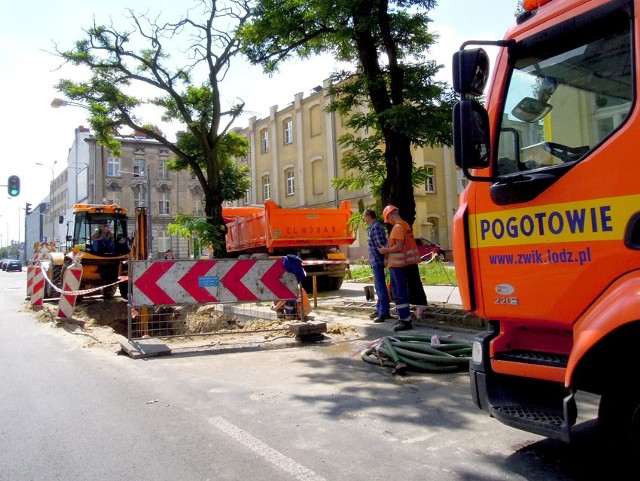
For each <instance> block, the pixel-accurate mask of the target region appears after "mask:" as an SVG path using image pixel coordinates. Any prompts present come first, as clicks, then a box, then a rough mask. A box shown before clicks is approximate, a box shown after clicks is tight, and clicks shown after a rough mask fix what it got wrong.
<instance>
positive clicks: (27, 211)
mask: <svg viewBox="0 0 640 481" xmlns="http://www.w3.org/2000/svg"><path fill="white" fill-rule="evenodd" d="M30 213H31V204H30V203H29V202H27V203H26V204H25V206H24V215H29V214H30Z"/></svg>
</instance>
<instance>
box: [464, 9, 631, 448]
mask: <svg viewBox="0 0 640 481" xmlns="http://www.w3.org/2000/svg"><path fill="white" fill-rule="evenodd" d="M524 7H525V8H524V12H523V13H522V14H521V15H520V16H519V17H518V19H517V22H516V23H515V25H514V26H513V27H511V28H510V29H509V30H508V31H507V32H506V34H505V36H504V39H503V40H499V41H483V40H480V41H474V40H470V41H467V42H465V43H464V44H463V45H462V46H461V49H460V51H458V52H456V53H455V54H454V58H453V73H454V75H453V83H454V89H455V90H456V91H457V92H458V94H460V100H459V102H458V103H457V104H456V106H455V108H454V117H453V120H454V149H455V161H456V164H457V165H458V166H459V167H460V168H461V169H462V170H463V172H464V175H465V176H466V177H467V178H468V179H469V181H470V182H469V184H468V185H467V187H466V188H465V190H464V191H463V192H462V194H461V196H460V205H459V208H458V210H457V213H456V215H455V217H454V221H453V252H454V257H455V260H456V262H455V268H456V274H457V276H458V282H459V289H460V294H461V297H462V302H463V304H464V307H465V308H466V309H467V310H468V311H470V312H471V313H473V314H475V315H476V316H478V317H481V318H483V319H486V320H487V321H488V326H489V329H488V331H487V332H486V333H483V334H482V335H480V336H478V337H477V338H476V339H475V342H474V345H473V357H472V360H471V363H470V379H471V393H472V397H473V401H474V403H475V404H476V406H478V407H479V408H480V409H482V410H485V411H486V412H487V413H488V414H489V415H491V416H492V417H494V418H495V419H497V420H499V421H501V422H502V423H504V424H506V425H509V426H512V427H515V428H518V429H522V430H525V431H529V432H533V433H537V434H539V435H543V436H547V437H549V438H554V439H560V440H563V441H567V442H568V441H570V440H571V435H572V431H573V428H574V427H575V424H576V420H577V418H578V410H579V404H580V403H577V402H576V394H577V393H580V392H582V393H589V394H585V395H586V396H590V397H592V398H593V399H594V400H596V401H599V409H598V414H597V418H598V423H599V425H600V427H601V428H602V432H603V433H604V434H605V435H606V436H607V437H608V440H609V443H608V444H609V445H615V446H620V447H622V448H623V449H627V448H630V449H631V450H632V451H633V452H634V453H635V459H638V456H640V379H639V378H638V371H639V370H640V357H639V356H638V352H637V351H638V349H637V347H638V344H640V183H638V179H637V178H636V172H637V170H638V163H639V160H640V155H639V153H638V135H639V132H640V117H639V115H638V112H637V111H638V110H640V103H639V102H636V101H635V98H636V95H638V92H640V88H639V87H640V84H639V82H640V76H638V74H637V72H638V71H639V65H640V57H639V55H640V49H638V47H637V39H638V38H640V17H639V16H638V13H640V1H638V0H535V1H532V0H526V1H525V2H524ZM487 45H491V46H494V47H497V50H498V54H497V58H496V65H495V68H494V70H493V75H492V76H491V84H490V87H489V89H488V93H487V94H486V103H481V101H480V99H481V97H482V96H483V95H485V86H486V85H487V84H488V79H489V71H490V69H489V58H488V55H487V53H486V51H485V50H484V48H485V47H486V46H487ZM585 413H588V411H585Z"/></svg>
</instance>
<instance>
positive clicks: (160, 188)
mask: <svg viewBox="0 0 640 481" xmlns="http://www.w3.org/2000/svg"><path fill="white" fill-rule="evenodd" d="M118 140H120V142H121V149H120V150H121V151H120V155H119V156H115V155H114V154H113V153H112V152H110V151H109V150H108V149H105V148H104V147H103V146H102V145H100V144H98V142H97V140H96V138H95V137H94V136H93V135H91V133H90V131H89V129H87V128H85V127H82V126H80V127H78V128H76V129H75V132H74V141H73V144H72V147H71V148H70V149H69V155H68V158H67V165H66V167H65V169H64V170H63V171H62V172H61V173H60V174H59V175H58V176H57V177H55V179H53V180H52V182H51V185H50V194H49V196H48V202H43V205H46V206H47V207H46V210H44V212H41V213H39V215H38V217H39V218H40V219H39V220H40V221H41V227H40V228H39V229H37V228H36V227H33V228H32V230H33V231H34V233H35V232H36V231H39V233H38V236H37V237H36V235H35V234H34V236H33V237H34V238H33V239H29V243H30V245H29V246H27V249H30V248H31V246H32V245H33V242H41V241H45V240H47V241H51V240H52V239H54V238H55V241H56V242H57V243H64V241H65V237H66V235H67V234H68V233H69V234H70V232H67V231H68V229H71V228H72V227H73V225H72V223H71V221H72V220H73V214H72V208H73V205H74V204H77V203H88V204H104V203H107V204H109V203H115V204H118V205H120V206H122V207H124V208H126V209H127V211H128V217H129V235H130V236H133V235H134V229H135V208H136V207H140V206H146V207H148V208H149V212H150V213H151V232H150V235H149V239H150V240H151V248H150V252H151V253H152V255H153V257H154V258H159V257H161V256H163V255H164V252H165V251H166V250H167V249H172V250H173V252H174V255H176V257H177V258H183V259H185V258H192V257H193V246H192V243H191V242H190V241H189V240H188V239H183V238H180V237H178V236H172V235H170V234H169V233H168V225H169V224H170V223H171V222H173V218H174V216H175V215H176V214H200V213H202V212H203V204H202V202H203V192H202V188H201V187H200V184H199V183H198V181H197V180H196V179H195V178H194V177H192V176H191V174H190V173H188V172H186V171H181V172H173V171H169V169H168V166H167V164H168V162H169V160H171V158H172V157H173V155H172V154H170V152H169V150H168V149H167V148H166V147H164V146H163V145H162V144H160V143H159V142H157V141H156V140H153V139H150V138H147V137H146V136H144V135H141V134H134V135H131V136H125V137H121V138H119V139H118ZM34 219H35V216H34ZM60 220H62V222H60ZM30 254H31V253H30V252H25V258H26V259H28V258H30Z"/></svg>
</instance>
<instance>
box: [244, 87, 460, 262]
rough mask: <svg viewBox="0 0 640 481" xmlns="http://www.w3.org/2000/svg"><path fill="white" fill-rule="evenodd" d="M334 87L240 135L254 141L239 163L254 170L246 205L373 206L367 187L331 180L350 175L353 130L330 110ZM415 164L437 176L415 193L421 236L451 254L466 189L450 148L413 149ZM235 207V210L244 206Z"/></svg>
mask: <svg viewBox="0 0 640 481" xmlns="http://www.w3.org/2000/svg"><path fill="white" fill-rule="evenodd" d="M329 85H330V84H329V81H328V80H327V81H325V82H324V84H323V86H322V87H320V86H318V87H316V88H314V89H313V90H312V91H311V92H309V93H308V94H307V95H306V96H305V95H304V94H303V93H297V94H296V95H295V96H294V98H293V101H292V102H291V103H290V104H289V105H287V106H286V107H284V108H282V109H278V106H277V105H274V106H273V107H271V109H270V113H269V116H268V117H266V118H263V119H257V118H255V117H252V118H251V119H249V125H248V127H246V128H244V129H239V130H238V133H239V134H240V135H243V136H244V137H246V138H247V139H248V140H249V144H250V152H249V155H248V156H247V157H246V158H244V159H240V160H239V161H238V162H240V163H242V164H243V165H248V166H249V168H250V171H251V176H252V187H251V189H250V191H249V192H247V195H246V196H245V199H244V203H247V204H252V203H253V204H261V203H263V202H264V201H265V199H272V200H274V201H275V202H276V203H278V204H279V205H280V206H282V207H287V208H292V207H337V206H339V205H340V203H341V202H342V201H344V200H348V201H350V202H351V204H352V208H353V209H354V210H357V209H358V208H361V207H364V206H368V205H371V204H372V203H373V201H374V199H373V197H372V196H371V194H370V192H369V190H368V189H366V188H364V189H361V190H358V191H347V190H339V189H336V188H334V187H333V186H332V183H331V180H332V179H333V178H335V177H342V176H344V175H345V171H344V168H343V166H342V162H341V160H342V158H343V157H344V156H345V155H346V153H347V150H345V149H343V148H342V147H341V146H340V145H339V144H338V139H339V138H340V136H341V135H342V134H344V133H345V132H346V127H345V122H344V120H345V119H344V118H342V117H341V116H340V115H339V114H337V113H334V112H327V111H326V108H327V107H328V105H329V104H330V103H331V101H332V99H331V96H330V95H329V93H328V87H329ZM413 162H414V163H415V164H416V165H418V166H426V167H427V168H428V169H429V170H430V171H431V173H432V176H431V178H430V179H429V181H428V182H427V183H426V184H424V185H422V186H419V187H416V188H415V189H414V197H415V200H416V221H415V223H414V226H413V227H414V232H415V235H416V236H421V237H425V238H427V239H430V240H432V241H433V242H437V243H439V244H441V245H442V246H443V247H444V248H445V250H447V251H450V250H451V230H450V227H449V226H450V225H451V221H452V218H453V215H454V213H455V211H456V209H457V206H458V195H459V193H460V192H461V191H462V189H463V188H464V186H465V185H466V180H465V179H464V176H463V175H462V172H461V171H459V169H457V168H456V167H455V164H454V160H453V151H452V149H451V148H449V147H442V148H414V149H413ZM240 204H241V202H236V203H234V205H240ZM347 254H348V256H349V258H350V259H358V258H360V257H366V256H367V252H366V229H365V226H362V227H361V228H360V229H359V231H358V238H357V241H356V243H355V244H354V245H352V246H351V247H350V248H349V249H348V252H347Z"/></svg>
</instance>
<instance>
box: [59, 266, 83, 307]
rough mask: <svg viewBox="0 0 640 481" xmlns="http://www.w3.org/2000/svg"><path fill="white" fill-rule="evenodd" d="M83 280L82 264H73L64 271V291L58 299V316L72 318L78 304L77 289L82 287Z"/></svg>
mask: <svg viewBox="0 0 640 481" xmlns="http://www.w3.org/2000/svg"><path fill="white" fill-rule="evenodd" d="M81 280H82V265H81V264H80V263H76V264H72V265H70V266H69V267H68V268H67V269H65V272H64V279H63V282H62V291H63V292H61V293H60V299H59V300H58V317H59V318H61V319H71V318H72V317H73V310H74V309H75V306H76V299H77V298H78V295H77V294H76V292H75V291H77V290H78V288H79V287H80V281H81Z"/></svg>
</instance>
